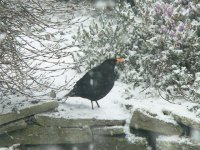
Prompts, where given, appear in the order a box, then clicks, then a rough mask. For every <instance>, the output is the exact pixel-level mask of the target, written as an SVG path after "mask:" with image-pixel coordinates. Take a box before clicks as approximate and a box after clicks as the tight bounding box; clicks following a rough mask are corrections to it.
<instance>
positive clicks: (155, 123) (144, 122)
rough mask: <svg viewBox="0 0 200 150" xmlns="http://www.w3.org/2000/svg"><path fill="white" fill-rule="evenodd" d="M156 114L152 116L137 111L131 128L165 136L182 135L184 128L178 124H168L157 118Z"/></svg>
mask: <svg viewBox="0 0 200 150" xmlns="http://www.w3.org/2000/svg"><path fill="white" fill-rule="evenodd" d="M156 116H157V115H156V114H150V113H148V112H145V111H143V112H142V111H141V110H136V111H134V113H133V116H132V119H131V123H130V127H131V128H134V129H143V130H147V131H152V132H156V133H160V134H165V135H181V134H182V132H183V131H182V128H181V127H180V125H178V124H177V123H176V122H173V121H171V122H166V121H164V120H160V119H158V118H156Z"/></svg>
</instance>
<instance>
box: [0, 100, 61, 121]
mask: <svg viewBox="0 0 200 150" xmlns="http://www.w3.org/2000/svg"><path fill="white" fill-rule="evenodd" d="M56 107H58V102H56V101H48V102H39V103H38V104H35V105H31V106H27V107H25V108H23V109H20V110H18V111H15V112H9V113H5V114H0V125H2V124H5V123H9V122H12V121H15V120H18V119H21V118H25V117H28V116H31V115H35V114H38V113H42V112H46V111H49V110H52V109H54V108H56Z"/></svg>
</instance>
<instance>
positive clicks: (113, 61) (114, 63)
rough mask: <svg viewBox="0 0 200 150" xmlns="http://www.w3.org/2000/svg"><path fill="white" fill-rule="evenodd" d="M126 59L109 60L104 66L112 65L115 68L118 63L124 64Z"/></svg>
mask: <svg viewBox="0 0 200 150" xmlns="http://www.w3.org/2000/svg"><path fill="white" fill-rule="evenodd" d="M124 61H125V60H124V58H121V57H120V58H111V59H107V60H105V61H104V62H103V64H107V65H111V66H115V65H116V64H117V63H122V62H124Z"/></svg>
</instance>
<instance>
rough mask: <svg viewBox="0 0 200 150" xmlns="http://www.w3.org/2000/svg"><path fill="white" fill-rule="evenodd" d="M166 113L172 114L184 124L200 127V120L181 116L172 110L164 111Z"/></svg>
mask: <svg viewBox="0 0 200 150" xmlns="http://www.w3.org/2000/svg"><path fill="white" fill-rule="evenodd" d="M164 113H165V114H168V115H172V116H173V117H174V119H175V120H176V121H177V122H178V123H181V124H184V125H185V126H189V127H191V128H195V129H200V120H199V121H195V120H193V119H191V118H189V117H186V116H181V115H178V114H175V113H173V112H171V111H164Z"/></svg>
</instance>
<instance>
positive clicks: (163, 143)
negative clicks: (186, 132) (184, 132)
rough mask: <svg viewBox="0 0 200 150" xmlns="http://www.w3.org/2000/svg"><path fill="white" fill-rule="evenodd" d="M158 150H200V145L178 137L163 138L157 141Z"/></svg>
mask: <svg viewBox="0 0 200 150" xmlns="http://www.w3.org/2000/svg"><path fill="white" fill-rule="evenodd" d="M156 148H157V150H199V149H200V144H195V143H192V142H191V141H190V139H188V138H183V137H182V138H181V137H177V136H162V137H159V138H157V140H156Z"/></svg>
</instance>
